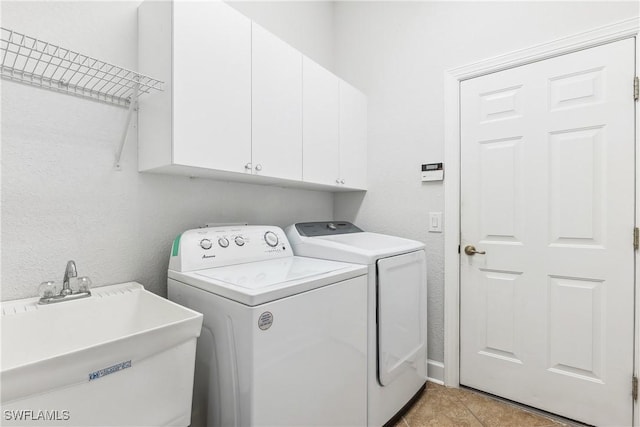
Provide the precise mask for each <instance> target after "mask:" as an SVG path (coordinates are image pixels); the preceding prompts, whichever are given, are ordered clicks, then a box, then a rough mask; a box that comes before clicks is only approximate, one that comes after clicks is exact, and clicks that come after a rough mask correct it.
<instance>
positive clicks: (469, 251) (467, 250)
mask: <svg viewBox="0 0 640 427" xmlns="http://www.w3.org/2000/svg"><path fill="white" fill-rule="evenodd" d="M464 253H465V254H467V255H475V254H480V255H484V254H486V252H485V251H477V250H476V247H475V246H473V245H467V246H465V247H464Z"/></svg>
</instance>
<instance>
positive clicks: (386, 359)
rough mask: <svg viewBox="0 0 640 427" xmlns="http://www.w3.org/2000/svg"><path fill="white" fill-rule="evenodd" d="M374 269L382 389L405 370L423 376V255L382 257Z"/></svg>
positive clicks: (410, 254) (424, 344) (424, 283)
mask: <svg viewBox="0 0 640 427" xmlns="http://www.w3.org/2000/svg"><path fill="white" fill-rule="evenodd" d="M377 270H378V380H379V381H380V384H382V385H383V386H384V385H388V384H390V383H391V382H393V380H394V379H395V378H397V377H398V376H399V375H400V374H402V373H403V372H405V371H406V370H407V369H411V370H414V371H417V372H418V373H419V374H420V373H423V374H426V373H425V372H424V370H425V369H426V366H425V363H424V361H425V359H426V351H427V331H426V327H427V296H426V288H427V287H426V281H427V276H426V275H427V261H426V255H425V253H424V251H417V252H411V253H408V254H404V255H398V256H393V257H390V258H383V259H380V260H378V262H377ZM424 376H425V379H426V375H424Z"/></svg>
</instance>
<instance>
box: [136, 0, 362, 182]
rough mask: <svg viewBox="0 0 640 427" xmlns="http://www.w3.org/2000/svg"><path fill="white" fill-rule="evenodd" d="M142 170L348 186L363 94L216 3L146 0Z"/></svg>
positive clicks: (357, 153)
mask: <svg viewBox="0 0 640 427" xmlns="http://www.w3.org/2000/svg"><path fill="white" fill-rule="evenodd" d="M138 27H139V37H138V41H139V46H138V55H139V69H140V72H142V73H149V74H153V75H157V76H158V78H160V79H161V80H164V81H165V82H167V84H166V85H167V87H166V89H167V90H166V91H164V92H162V93H160V94H157V95H154V96H149V97H146V98H144V99H141V100H140V102H139V112H138V124H139V125H138V150H139V155H138V163H139V170H140V171H149V172H160V173H173V174H180V175H189V176H202V177H212V178H220V179H225V180H232V181H247V182H253V183H260V184H276V185H282V186H294V187H306V188H314V189H326V190H330V191H348V190H359V189H365V188H366V186H365V184H366V180H365V175H366V166H365V165H366V100H365V98H364V97H362V95H361V94H360V93H359V92H358V91H356V90H355V89H353V88H352V87H350V86H349V85H347V84H346V83H344V82H341V81H340V80H339V79H338V78H337V77H336V76H335V75H333V74H331V73H330V72H328V71H327V70H325V69H323V68H322V67H320V66H319V65H317V64H315V63H314V62H313V61H311V60H309V59H307V58H305V57H303V55H302V54H301V53H300V52H299V51H297V50H295V49H294V48H292V47H291V46H289V45H288V44H287V43H285V42H283V41H282V40H280V39H279V38H277V37H276V36H274V35H273V34H271V33H270V32H268V31H267V30H265V29H264V28H262V27H260V26H259V25H257V24H256V23H254V22H251V20H250V19H248V18H247V17H245V16H243V15H242V14H240V13H239V12H238V11H236V10H235V9H233V8H232V7H230V6H228V5H227V4H225V3H224V2H221V1H200V2H182V1H173V2H160V1H145V2H143V3H142V4H141V5H140V7H139V9H138Z"/></svg>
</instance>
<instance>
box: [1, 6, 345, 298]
mask: <svg viewBox="0 0 640 427" xmlns="http://www.w3.org/2000/svg"><path fill="white" fill-rule="evenodd" d="M138 4H139V2H126V1H125V2H24V1H20V2H5V1H3V2H2V10H1V12H2V15H1V16H2V25H3V26H5V27H8V28H11V29H14V30H16V31H19V32H24V33H27V34H30V35H33V36H37V37H40V38H42V39H44V40H47V41H50V42H51V43H56V44H61V45H63V46H65V47H68V48H71V49H74V50H77V51H80V52H82V53H86V54H89V55H93V56H95V57H98V58H100V59H103V60H106V61H111V62H114V63H116V64H118V65H120V66H123V67H126V68H131V69H135V68H136V58H137V18H136V10H137V6H138ZM289 6H290V7H287V4H282V5H279V6H278V10H279V11H281V13H282V19H281V20H279V21H275V22H271V21H270V22H263V23H262V25H263V26H265V27H266V28H268V29H270V30H272V31H274V32H276V30H282V28H285V29H286V28H289V27H290V26H299V25H303V26H305V28H306V29H307V31H306V32H304V34H303V33H300V34H299V38H296V37H297V35H296V34H295V33H293V34H289V33H287V34H288V37H290V39H289V40H288V41H289V42H290V43H291V44H292V45H295V46H296V47H298V48H299V49H301V50H303V52H304V53H305V54H307V55H309V56H311V57H314V58H317V60H321V59H326V58H325V57H326V56H327V52H330V51H331V49H332V46H331V37H329V36H328V34H330V33H331V31H332V28H331V25H330V23H328V22H326V21H322V22H324V23H319V22H318V20H317V19H314V17H313V13H310V11H313V12H318V11H319V10H324V13H323V16H330V14H331V10H332V6H331V4H328V3H327V4H324V5H319V4H310V5H309V9H307V8H306V7H305V6H304V5H303V4H290V5H289ZM262 10H267V11H268V10H270V9H269V5H268V4H253V5H247V6H246V11H247V13H248V14H249V12H251V13H253V14H257V15H265V13H264V12H261V11H262ZM305 22H306V25H304V23H305ZM63 23H64V25H62V24H63ZM326 65H327V66H330V65H331V64H326ZM1 83H2V95H1V97H2V128H1V131H2V192H1V193H2V194H1V195H2V200H1V203H2V205H1V215H2V235H1V239H2V241H1V244H2V264H1V265H2V268H1V272H2V277H1V280H2V299H3V300H10V299H15V298H23V297H29V296H35V295H36V294H37V287H38V284H39V283H40V282H41V281H44V280H56V281H58V282H61V280H62V275H63V272H64V267H65V264H66V261H67V260H69V259H74V260H75V261H76V262H77V264H78V273H79V274H80V275H88V276H90V277H91V278H92V279H93V281H94V284H95V285H97V286H99V285H106V284H111V283H118V282H125V281H129V280H136V281H139V282H140V283H142V284H143V285H144V286H145V287H146V288H147V289H149V290H151V291H153V292H156V293H158V294H161V295H165V294H166V270H167V265H168V256H169V250H170V247H171V242H172V240H173V239H174V237H175V236H176V235H177V234H178V233H180V232H182V231H184V230H185V229H188V228H193V227H197V226H199V225H201V224H203V223H205V222H230V221H234V222H235V221H246V222H249V223H252V224H260V223H263V224H274V225H279V226H286V225H288V224H291V223H293V222H296V221H306V220H324V219H327V218H330V217H331V216H332V214H333V196H332V194H331V193H326V192H317V191H304V190H292V189H284V188H278V187H266V186H256V185H248V184H237V183H228V182H218V181H213V180H205V179H189V178H187V177H173V176H162V175H153V174H140V173H138V172H137V141H136V131H135V128H134V127H133V126H132V128H131V131H130V133H129V140H128V141H127V144H126V146H125V151H124V154H123V171H121V172H116V171H115V170H114V169H113V163H114V159H115V153H116V150H117V147H118V144H119V138H120V133H121V131H122V127H123V126H124V123H125V117H126V110H125V109H122V108H118V107H113V106H108V105H103V104H100V103H96V102H93V101H87V100H83V99H79V98H74V97H71V96H67V95H62V94H58V93H54V92H50V91H46V90H42V89H38V88H34V87H28V86H24V85H20V84H17V83H13V82H7V81H4V80H3V81H2V82H1Z"/></svg>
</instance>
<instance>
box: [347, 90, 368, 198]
mask: <svg viewBox="0 0 640 427" xmlns="http://www.w3.org/2000/svg"><path fill="white" fill-rule="evenodd" d="M340 184H342V185H345V186H347V187H350V188H359V189H365V188H367V97H366V96H364V94H363V93H362V92H360V91H359V90H357V89H356V88H354V87H353V86H351V85H349V84H348V83H346V82H344V81H342V80H341V81H340Z"/></svg>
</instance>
